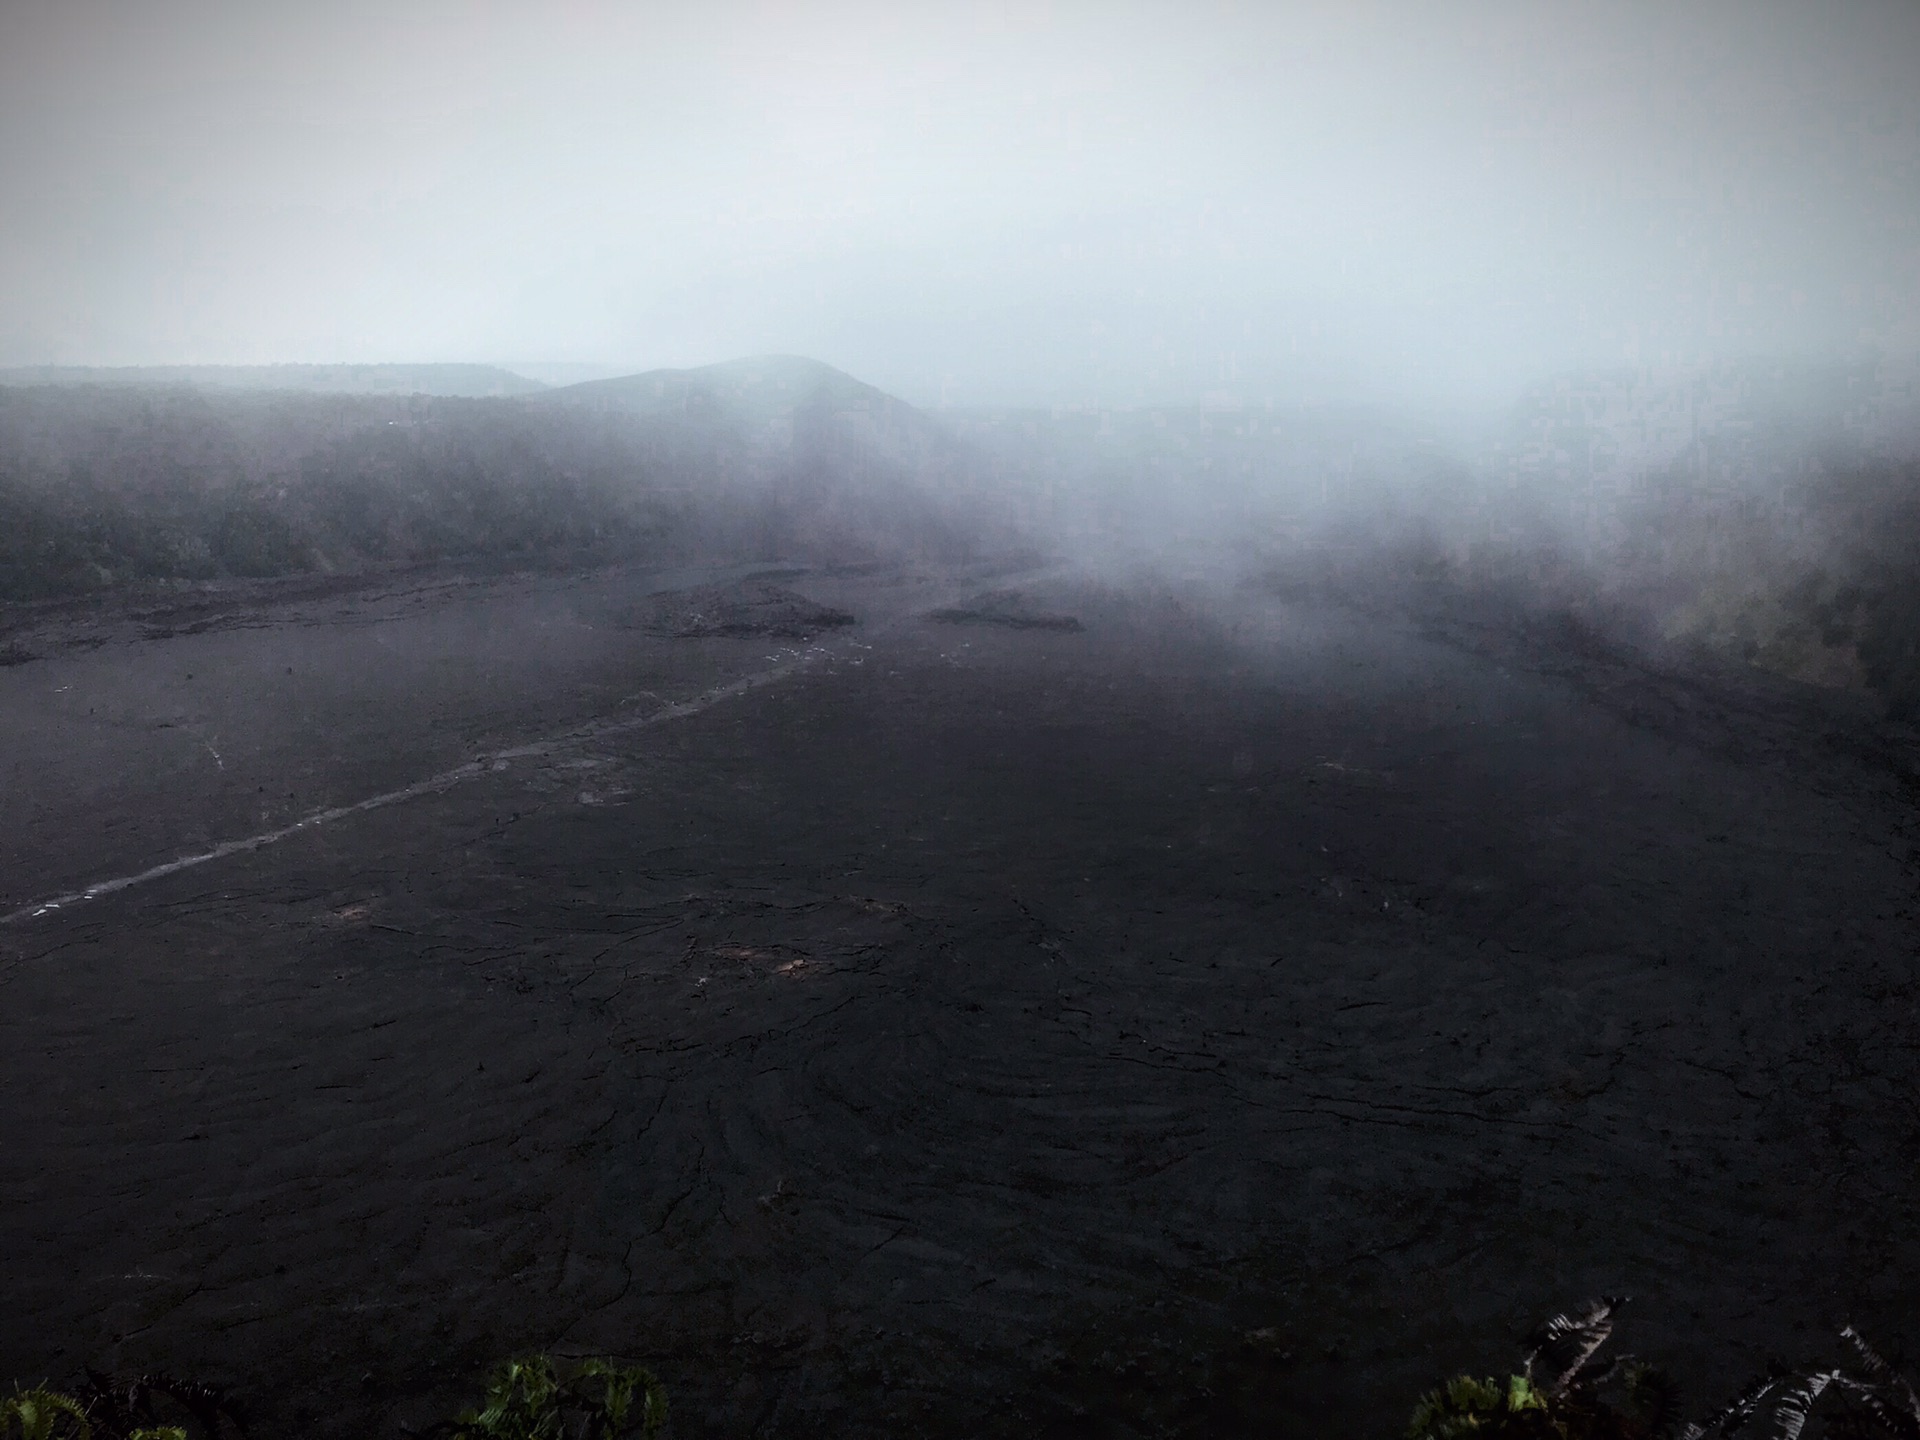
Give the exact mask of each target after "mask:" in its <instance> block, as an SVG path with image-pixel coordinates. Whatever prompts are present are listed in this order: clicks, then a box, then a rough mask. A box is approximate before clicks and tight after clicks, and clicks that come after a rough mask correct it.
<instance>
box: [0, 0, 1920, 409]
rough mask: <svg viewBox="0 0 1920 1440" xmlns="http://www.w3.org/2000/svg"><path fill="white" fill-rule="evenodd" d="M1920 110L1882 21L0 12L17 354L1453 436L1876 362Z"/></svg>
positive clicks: (1697, 16)
mask: <svg viewBox="0 0 1920 1440" xmlns="http://www.w3.org/2000/svg"><path fill="white" fill-rule="evenodd" d="M1916 75H1920V6H1913V5H1910V4H1889V5H1835V6H1815V5H1805V6H1784V5H1775V4H1767V3H1759V0H1740V3H1731V4H1704V5H1686V4H1670V3H1659V4H1648V5H1633V4H1586V5H1564V4H1552V3H1537V0H1529V3H1514V4H1472V3H1467V4H1444V5H1443V4H1418V3H1407V4H1392V5H1378V4H1352V3H1343V4H1337V5H1248V6H1227V5H1198V4H1191V3H1189V4H1179V5H1172V4H1169V5H1150V6H1147V5H1126V4H1111V3H1109V4H1093V5H1071V4H1054V5H1045V4H1028V3H1020V4H1005V5H997V4H969V5H948V6H944V7H942V6H927V5H903V4H885V5H881V4H872V5H791V4H788V5H772V4H745V3H718V4H709V5H701V6H690V5H684V4H675V5H653V6H649V5H613V4H580V3H575V4H561V3H556V4H551V5H518V4H516V5H505V4H485V3H474V4H458V5H454V4H399V5H395V4H378V5H375V4H341V3H327V4H312V5H289V4H273V5H259V4H245V5H228V6H212V5H206V4H201V3H167V4H138V5H136V4H129V3H111V4H100V3H72V0H60V3H36V0H12V3H10V4H8V5H7V6H6V7H5V8H4V10H0V208H3V212H4V215H5V217H6V218H5V220H4V222H3V223H0V364H15V365H26V364H46V363H65V364H148V363H180V362H209V363H260V362H270V361H361V362H365V361H386V360H391V361H424V360H460V361H489V362H503V363H507V364H513V363H525V364H528V365H533V364H535V363H540V362H544V363H548V364H560V363H569V364H573V365H577V366H594V367H602V368H601V369H599V370H597V371H595V372H594V373H607V372H608V371H612V370H619V369H642V368H651V367H655V366H665V365H696V364H702V363H706V362H710V361H715V360H720V359H725V358H727V357H730V356H735V355H742V354H754V353H769V352H787V353H798V354H806V355H812V356H816V357H818V358H820V359H823V360H826V361H828V362H830V363H832V364H835V365H837V366H840V367H841V368H843V369H846V370H848V371H851V372H853V373H854V374H857V375H859V376H860V377H861V378H863V379H865V380H868V381H870V382H872V383H874V384H876V385H879V386H881V387H882V388H885V389H889V390H892V391H894V392H896V393H899V394H902V395H904V396H906V397H907V398H909V399H911V400H914V401H916V402H919V403H922V404H936V405H937V404H941V403H946V404H953V405H977V404H1031V403H1039V404H1072V403H1085V402H1092V403H1101V404H1128V403H1137V402H1142V401H1148V402H1161V401H1188V400H1194V399H1198V398H1201V397H1203V396H1206V395H1208V394H1209V393H1217V392H1223V391H1224V392H1230V393H1233V394H1235V395H1239V396H1243V397H1245V398H1249V399H1255V400H1260V399H1267V400H1271V399H1276V398H1279V399H1296V400H1298V399H1305V400H1313V399H1340V400H1356V399H1363V400H1374V401H1391V402H1399V403H1408V402H1412V403H1423V404H1445V405H1456V404H1461V403H1470V402H1483V401H1489V400H1501V399H1504V398H1506V397H1508V396H1510V395H1511V394H1513V393H1515V392H1516V391H1517V390H1518V389H1519V388H1520V387H1521V386H1522V385H1523V384H1525V383H1526V382H1528V381H1531V380H1533V379H1535V378H1536V377H1538V376H1540V375H1542V374H1545V373H1548V372H1552V371H1555V370H1559V369H1563V368H1566V367H1569V366H1575V365H1620V364H1630V365H1643V366H1647V365H1650V366H1680V365H1690V364H1699V363H1703V362H1712V361H1716V360H1723V359H1728V358H1737V357H1741V356H1749V355H1769V356H1778V357H1788V358H1791V357H1830V356H1836V355H1851V354H1854V353H1857V352H1859V351H1861V350H1862V349H1874V348H1882V349H1892V350H1904V349H1910V348H1912V347H1914V346H1916V345H1920V86H1915V84H1914V83H1913V81H1914V77H1915V76H1916ZM577 373H587V372H585V371H580V372H577Z"/></svg>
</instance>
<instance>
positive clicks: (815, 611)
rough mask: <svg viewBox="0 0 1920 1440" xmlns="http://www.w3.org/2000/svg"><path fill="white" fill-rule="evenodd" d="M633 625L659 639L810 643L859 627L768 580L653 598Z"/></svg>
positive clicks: (666, 592)
mask: <svg viewBox="0 0 1920 1440" xmlns="http://www.w3.org/2000/svg"><path fill="white" fill-rule="evenodd" d="M633 623H634V624H635V625H636V626H637V627H638V628H639V629H642V630H646V631H649V632H651V633H652V634H655V635H677V636H683V637H686V638H689V639H698V638H702V637H706V636H711V635H768V636H776V637H779V638H781V639H786V640H810V639H812V638H813V637H814V636H815V635H818V634H819V633H820V632H821V631H822V630H832V629H836V628H838V627H839V626H842V625H851V624H853V623H854V617H853V616H852V615H850V614H848V613H847V612H846V611H845V610H835V609H834V608H832V607H831V606H828V605H821V604H819V603H817V602H816V601H813V600H809V599H808V598H807V597H806V596H804V595H801V594H797V593H796V592H794V591H792V590H788V589H785V588H784V587H782V586H779V585H773V584H769V583H768V582H766V581H758V580H749V581H743V582H741V583H739V584H736V585H702V586H699V587H697V588H695V589H692V590H663V591H661V592H660V593H659V594H657V595H651V596H649V597H648V599H647V604H646V605H645V606H644V607H643V608H642V611H641V613H640V614H638V615H637V616H635V617H634V620H633Z"/></svg>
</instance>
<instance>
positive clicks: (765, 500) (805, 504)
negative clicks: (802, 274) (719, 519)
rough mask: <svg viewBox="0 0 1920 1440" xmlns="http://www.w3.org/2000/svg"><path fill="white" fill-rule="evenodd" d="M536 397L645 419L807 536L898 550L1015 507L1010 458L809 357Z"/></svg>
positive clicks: (672, 448)
mask: <svg viewBox="0 0 1920 1440" xmlns="http://www.w3.org/2000/svg"><path fill="white" fill-rule="evenodd" d="M526 403H527V404H528V405H529V406H532V407H536V408H539V409H542V410H556V411H575V412H584V413H588V414H597V415H603V416H615V415H618V416H629V417H633V418H634V419H637V420H639V421H641V422H643V423H644V424H646V426H647V427H648V430H649V433H650V435H651V437H652V443H654V444H655V445H657V446H659V447H660V453H661V454H662V456H663V457H667V458H670V461H671V465H672V468H674V469H675V470H677V471H679V472H680V473H684V474H689V475H695V474H703V475H711V476H714V477H716V478H724V479H725V480H726V481H727V483H728V484H730V485H732V486H734V487H738V488H740V489H742V490H744V491H750V492H752V493H754V494H755V495H756V496H757V497H758V502H759V503H760V504H762V505H763V506H764V507H766V509H767V510H768V512H769V513H779V514H780V515H781V516H782V517H783V518H782V521H781V523H782V525H783V526H784V527H786V529H787V530H788V532H789V533H791V534H793V535H794V536H795V538H796V540H797V541H801V542H802V543H812V542H813V541H815V540H817V541H821V542H824V540H825V538H826V537H828V536H832V535H850V534H854V533H862V534H866V535H868V536H870V537H872V538H873V540H874V541H875V542H876V543H879V544H881V545H882V546H883V547H884V548H888V549H894V550H897V549H901V548H911V543H910V537H913V536H918V537H921V538H922V540H924V539H925V537H928V536H931V535H933V534H935V533H938V532H941V531H949V532H952V533H956V534H957V533H958V532H959V531H961V530H966V529H969V528H975V527H978V526H980V525H982V524H985V523H988V521H987V517H988V516H990V515H998V516H1001V517H1005V516H1006V515H1008V514H1009V511H1008V506H1007V502H1008V499H1009V494H1008V486H1007V483H1006V479H1007V473H1006V467H1005V466H1004V465H1002V464H996V463H995V462H994V461H993V460H992V459H991V458H990V457H989V456H988V455H987V454H986V453H985V452H984V451H983V450H982V449H981V448H980V447H979V446H976V445H974V444H971V443H969V442H968V441H966V440H963V439H962V438H960V437H959V436H957V435H955V434H954V433H953V432H952V431H951V430H949V429H948V428H947V427H946V426H945V425H942V424H941V423H939V422H938V421H936V420H935V419H934V418H933V417H931V416H929V415H927V414H925V413H924V412H923V411H921V410H918V409H916V408H915V407H914V406H912V405H910V404H908V403H907V402H906V401H904V400H901V399H899V398H898V397H896V396H893V395H889V394H887V393H886V392H885V391H884V390H880V389H876V388H875V387H874V386H872V385H868V384H866V383H865V382H863V381H860V380H857V379H855V378H854V377H853V376H851V375H848V374H846V373H845V372H844V371H841V370H836V369H834V368H833V367H832V366H831V365H826V364H823V363H822V362H820V361H818V360H809V359H806V358H804V357H802V356H796V355H762V356H754V357H751V358H748V359H744V360H729V361H726V362H725V363H723V364H718V365H707V366H702V367H700V368H697V369H691V370H653V371H648V372H646V373H644V374H639V375H628V376H623V377H621V378H618V379H612V380H593V381H588V382H585V383H583V384H579V385H567V386H562V387H560V388H557V389H553V390H548V391H546V392H544V393H543V394H541V395H539V396H536V397H532V398H530V399H529V400H528V401H527V402H526ZM1006 533H1007V534H1008V536H1009V537H1010V534H1011V532H1010V530H1009V531H1007V532H1006ZM807 537H811V539H808V538H807Z"/></svg>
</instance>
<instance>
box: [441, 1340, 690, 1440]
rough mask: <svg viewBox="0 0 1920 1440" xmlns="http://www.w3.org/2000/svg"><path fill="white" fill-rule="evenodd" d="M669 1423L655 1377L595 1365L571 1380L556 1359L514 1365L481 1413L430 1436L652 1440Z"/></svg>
mask: <svg viewBox="0 0 1920 1440" xmlns="http://www.w3.org/2000/svg"><path fill="white" fill-rule="evenodd" d="M666 1420H667V1395H666V1391H665V1390H664V1389H662V1388H661V1385H660V1382H659V1381H658V1380H657V1379H655V1378H654V1376H653V1373H652V1372H651V1371H649V1370H645V1369H642V1368H641V1367H639V1366H637V1365H633V1366H622V1365H617V1364H615V1363H614V1362H613V1361H612V1360H587V1361H583V1362H582V1363H581V1364H579V1365H578V1366H576V1367H575V1368H574V1369H573V1371H572V1373H570V1374H566V1375H563V1374H561V1372H560V1370H559V1367H558V1366H556V1365H555V1363H554V1361H553V1360H552V1358H551V1357H549V1356H546V1355H534V1356H530V1357H528V1358H526V1359H523V1360H509V1361H508V1362H507V1363H506V1364H504V1365H502V1366H500V1368H499V1369H497V1370H495V1371H494V1372H493V1374H492V1375H491V1376H490V1377H489V1378H488V1380H487V1389H486V1398H485V1399H484V1400H483V1401H482V1403H481V1405H480V1407H479V1408H478V1409H476V1410H471V1411H469V1412H468V1413H467V1414H465V1415H462V1416H461V1417H460V1418H459V1419H458V1420H446V1421H442V1422H441V1423H440V1424H438V1425H435V1426H432V1427H431V1428H429V1429H427V1430H425V1431H422V1432H421V1435H422V1437H423V1440H424V1437H440V1440H621V1437H625V1436H631V1435H638V1436H641V1437H644V1440H651V1437H653V1436H654V1435H656V1434H658V1433H659V1430H660V1427H661V1426H662V1425H664V1424H666Z"/></svg>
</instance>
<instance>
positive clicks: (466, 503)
mask: <svg viewBox="0 0 1920 1440" xmlns="http://www.w3.org/2000/svg"><path fill="white" fill-rule="evenodd" d="M976 458H977V457H976V454H975V452H974V451H973V450H972V449H971V448H970V447H968V446H966V445H964V444H962V443H961V442H959V441H957V440H955V439H954V438H953V437H952V436H950V435H949V434H947V432H946V431H945V430H944V429H942V428H941V427H940V426H938V425H936V424H934V423H933V422H932V421H931V420H930V419H929V418H928V417H926V416H924V415H922V414H921V413H920V412H919V411H917V410H915V409H914V408H913V407H912V406H910V405H907V404H905V403H904V402H902V401H899V400H896V399H894V398H893V397H891V396H888V395H886V394H884V393H883V392H881V391H878V390H875V389H873V388H872V387H871V386H866V385H862V384H861V383H860V382H859V381H857V380H854V379H852V377H850V376H845V375H842V374H840V373H839V372H838V371H834V370H831V369H829V368H828V367H826V366H821V365H817V364H814V363H813V362H805V361H778V362H758V361H753V362H741V363H740V364H738V365H733V366H716V367H712V368H711V369H709V370H705V371H688V372H669V373H666V374H659V375H652V376H640V377H632V378H630V379H626V380H617V381H602V382H595V383H594V384H591V385H581V386H572V387H568V388H567V389H564V390H557V391H552V392H546V393H536V394H533V395H529V396H524V397H512V396H508V397H486V398H459V397H445V396H431V395H424V394H408V395H404V396H403V395H366V394H344V393H320V394H316V393H310V392H309V393H301V392H298V391H289V390H287V389H285V388H281V389H276V390H270V391H268V390H261V391H249V390H243V389H239V388H234V387H221V386H212V385H183V384H179V383H172V384H153V383H147V384H138V383H131V382H127V381H121V382H119V383H115V384H109V385H86V384H63V385H41V386H33V387H27V386H0V600H6V599H15V600H23V599H33V598H36V597H42V596H51V595H60V594H71V593H76V592H82V591H87V590H96V589H100V588H103V587H107V586H112V585H116V584H121V583H124V582H126V581H146V580H193V581H199V580H217V579H221V578H224V577H229V576H270V575H283V574H290V573H298V572H301V571H308V570H325V571H353V570H358V569H362V568H366V567H371V566H384V565H391V564H396V563H399V564H406V563H418V562H423V561H433V560H441V559H466V558H471V559H478V560H486V561H488V562H496V563H497V562H501V561H508V562H511V563H514V564H542V565H545V564H573V563H598V562H600V561H606V560H616V559H633V558H648V559H669V558H671V559H683V558H684V559H696V558H697V559H715V560H723V561H743V560H744V561H760V560H788V559H793V560H812V561H822V562H829V563H842V562H858V561H865V560H871V559H906V558H930V559H959V558H965V557H969V556H973V555H977V554H981V553H985V552H989V551H1001V550H1004V549H1005V548H1006V547H1007V546H1009V545H1011V544H1013V543H1016V542H1015V537H1014V528H1013V526H1012V525H1011V524H1010V523H1008V522H1007V521H1006V519H1005V518H1004V514H1003V512H1002V510H1000V509H996V507H995V505H994V504H992V503H991V498H990V496H991V490H990V487H987V486H985V485H983V477H986V476H987V475H988V472H987V471H986V470H984V469H983V468H982V467H981V466H980V465H978V464H976Z"/></svg>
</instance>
